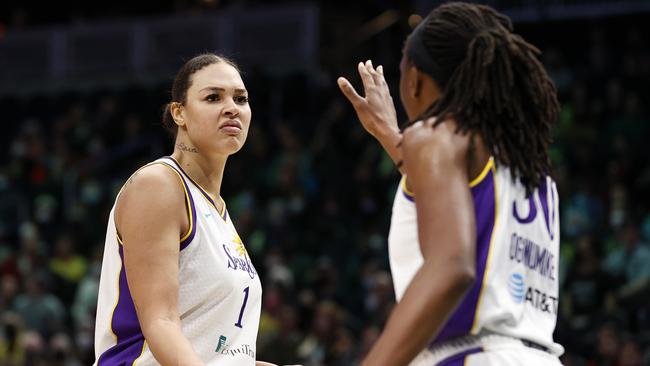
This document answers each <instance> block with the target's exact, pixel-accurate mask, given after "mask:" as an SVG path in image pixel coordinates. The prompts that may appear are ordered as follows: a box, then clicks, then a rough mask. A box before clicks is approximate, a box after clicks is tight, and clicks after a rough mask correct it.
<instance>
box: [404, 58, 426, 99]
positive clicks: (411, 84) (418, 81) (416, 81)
mask: <svg viewBox="0 0 650 366" xmlns="http://www.w3.org/2000/svg"><path fill="white" fill-rule="evenodd" d="M406 72H407V74H408V77H407V79H406V80H408V85H407V88H408V93H409V95H410V96H411V97H412V98H413V99H417V98H419V97H420V95H422V82H423V80H422V73H421V72H420V71H419V70H418V69H417V67H415V65H413V64H411V65H409V67H408V69H407V70H406Z"/></svg>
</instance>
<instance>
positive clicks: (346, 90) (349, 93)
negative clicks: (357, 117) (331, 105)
mask: <svg viewBox="0 0 650 366" xmlns="http://www.w3.org/2000/svg"><path fill="white" fill-rule="evenodd" d="M336 82H337V84H339V88H340V89H341V91H342V92H343V95H345V97H346V98H348V100H349V101H350V103H352V105H353V106H357V105H359V103H361V102H363V100H364V99H363V98H362V97H361V96H360V95H359V94H357V91H356V90H354V87H353V86H352V84H350V82H349V81H348V80H347V79H346V78H344V77H340V78H338V79H337V80H336Z"/></svg>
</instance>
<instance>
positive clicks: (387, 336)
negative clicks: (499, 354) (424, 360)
mask: <svg viewBox="0 0 650 366" xmlns="http://www.w3.org/2000/svg"><path fill="white" fill-rule="evenodd" d="M469 139H470V137H469V135H461V134H458V133H456V124H455V123H454V121H445V122H443V123H441V124H439V125H437V126H436V127H435V128H432V127H431V123H430V122H427V123H422V122H419V123H417V124H415V125H414V126H412V127H410V128H408V129H407V130H406V131H405V132H404V139H403V142H402V153H403V156H404V169H405V171H406V174H407V179H408V180H409V181H410V184H411V187H412V189H413V191H414V193H415V205H416V209H417V224H418V235H419V240H420V250H421V252H422V256H423V257H424V263H423V264H422V267H421V268H420V269H419V270H418V272H417V273H416V275H415V276H414V278H413V280H412V281H411V283H410V284H409V286H408V288H407V289H406V292H405V293H404V297H403V298H402V299H401V301H400V302H399V303H398V304H397V305H396V306H395V309H394V310H393V312H392V314H391V316H390V318H389V319H388V322H387V324H386V327H385V328H384V331H383V333H382V335H381V336H380V337H379V339H378V341H377V343H376V344H375V345H374V347H373V348H372V349H371V351H370V353H369V354H368V356H367V357H366V359H365V360H364V362H363V365H373V366H375V365H391V366H396V365H407V364H408V363H409V362H410V361H411V360H413V358H415V356H416V355H417V354H418V353H419V352H420V351H421V350H422V349H424V348H425V347H426V345H427V342H429V341H430V340H431V339H432V338H433V337H434V335H436V334H437V333H438V332H439V331H440V329H441V327H442V326H443V325H444V323H445V322H446V321H447V319H448V318H449V316H450V315H451V314H452V312H453V311H454V309H455V308H456V306H458V303H459V302H460V300H461V299H462V298H463V296H464V295H465V293H466V292H467V290H469V288H470V287H471V286H472V284H473V283H474V279H475V272H476V270H475V256H476V255H475V243H476V224H475V218H474V211H473V202H472V196H471V192H470V190H469V187H468V182H469V180H468V171H467V166H468V164H467V161H468V160H467V159H468V148H469Z"/></svg>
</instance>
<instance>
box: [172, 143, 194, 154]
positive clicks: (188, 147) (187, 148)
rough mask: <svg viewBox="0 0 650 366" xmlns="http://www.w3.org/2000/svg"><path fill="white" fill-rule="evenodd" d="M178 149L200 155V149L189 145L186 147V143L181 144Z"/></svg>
mask: <svg viewBox="0 0 650 366" xmlns="http://www.w3.org/2000/svg"><path fill="white" fill-rule="evenodd" d="M176 147H177V148H178V149H179V150H182V151H187V152H191V153H198V152H199V149H197V148H195V147H194V146H187V145H185V143H184V142H181V143H180V144H178V145H176Z"/></svg>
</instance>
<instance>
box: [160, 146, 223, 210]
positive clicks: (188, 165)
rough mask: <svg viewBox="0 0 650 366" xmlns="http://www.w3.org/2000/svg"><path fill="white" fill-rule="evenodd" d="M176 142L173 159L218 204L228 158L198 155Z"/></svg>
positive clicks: (196, 152)
mask: <svg viewBox="0 0 650 366" xmlns="http://www.w3.org/2000/svg"><path fill="white" fill-rule="evenodd" d="M181 144H182V143H181V142H176V147H175V148H174V153H173V154H172V157H173V158H174V159H176V161H178V164H180V166H181V167H182V168H183V170H184V171H185V173H187V175H189V176H190V177H191V178H192V179H193V180H194V181H195V182H196V183H197V184H199V185H200V186H201V188H203V189H204V190H205V191H206V192H207V193H208V194H209V195H210V196H211V197H212V199H213V200H214V201H215V202H217V201H218V200H217V198H218V197H220V195H221V181H222V179H223V171H224V169H225V167H226V160H227V159H228V157H227V156H223V155H206V154H201V153H198V151H196V150H191V149H188V148H187V147H186V145H187V144H184V145H181Z"/></svg>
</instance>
